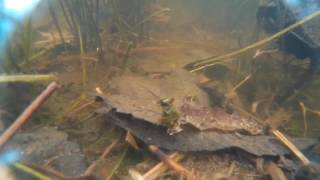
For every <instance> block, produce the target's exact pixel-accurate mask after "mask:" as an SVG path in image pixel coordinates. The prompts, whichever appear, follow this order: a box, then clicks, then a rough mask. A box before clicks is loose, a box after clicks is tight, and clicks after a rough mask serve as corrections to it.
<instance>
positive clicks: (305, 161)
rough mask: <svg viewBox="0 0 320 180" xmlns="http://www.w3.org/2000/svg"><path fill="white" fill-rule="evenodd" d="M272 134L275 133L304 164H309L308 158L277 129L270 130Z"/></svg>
mask: <svg viewBox="0 0 320 180" xmlns="http://www.w3.org/2000/svg"><path fill="white" fill-rule="evenodd" d="M271 132H272V134H273V135H275V136H276V137H277V138H278V139H279V140H280V141H281V142H282V143H284V144H285V145H286V146H287V147H288V148H289V149H290V150H291V151H292V152H293V154H295V155H296V156H297V157H298V158H299V159H300V160H301V162H302V163H303V164H304V165H309V164H310V160H309V159H308V158H307V157H306V156H305V155H304V154H303V153H302V152H301V151H300V150H299V149H298V148H297V146H295V145H294V144H293V143H292V142H291V141H289V140H288V139H287V138H286V137H285V136H284V135H283V134H282V133H281V132H280V131H279V130H271Z"/></svg>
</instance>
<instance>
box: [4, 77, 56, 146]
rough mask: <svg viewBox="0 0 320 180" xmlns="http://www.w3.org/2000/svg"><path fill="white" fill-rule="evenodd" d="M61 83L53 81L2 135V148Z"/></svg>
mask: <svg viewBox="0 0 320 180" xmlns="http://www.w3.org/2000/svg"><path fill="white" fill-rule="evenodd" d="M58 87H59V85H58V84H57V83H56V82H52V83H51V84H49V85H48V86H47V88H46V89H45V90H44V91H43V92H42V93H41V94H40V95H39V96H38V97H37V98H36V99H35V100H34V101H33V102H32V103H31V104H30V105H29V106H28V107H27V108H26V109H25V110H24V112H23V113H22V114H21V115H20V116H19V117H18V118H17V119H16V120H15V122H14V123H13V124H12V125H11V126H10V127H9V128H8V129H7V130H6V131H5V132H4V133H3V134H2V135H1V137H0V150H1V149H2V148H3V146H4V145H5V144H6V143H7V142H8V141H9V140H10V139H11V138H12V137H13V136H14V135H15V133H16V132H17V131H18V130H19V129H20V128H21V127H22V126H23V124H25V123H26V122H27V121H28V120H29V119H30V117H31V116H32V114H33V113H34V112H35V111H36V110H37V109H38V108H39V107H40V106H41V105H42V104H43V103H44V102H45V100H46V99H47V98H48V97H49V96H50V95H51V94H52V93H53V92H54V91H55V90H57V89H58Z"/></svg>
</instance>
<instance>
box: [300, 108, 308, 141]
mask: <svg viewBox="0 0 320 180" xmlns="http://www.w3.org/2000/svg"><path fill="white" fill-rule="evenodd" d="M299 105H300V108H301V111H302V118H303V126H304V131H303V136H304V137H306V135H307V131H308V124H307V109H306V107H305V106H304V103H303V102H300V103H299Z"/></svg>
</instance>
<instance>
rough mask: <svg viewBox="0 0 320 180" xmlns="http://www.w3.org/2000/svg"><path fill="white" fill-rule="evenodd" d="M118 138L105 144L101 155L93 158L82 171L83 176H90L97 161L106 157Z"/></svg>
mask: <svg viewBox="0 0 320 180" xmlns="http://www.w3.org/2000/svg"><path fill="white" fill-rule="evenodd" d="M119 140H120V138H118V139H115V140H114V141H113V142H112V143H111V144H110V145H108V146H107V148H106V149H105V150H104V151H103V153H102V154H101V156H100V157H99V158H98V159H97V160H95V161H94V162H93V163H92V164H91V165H90V166H89V167H88V168H87V170H86V172H85V173H84V175H85V176H90V175H91V174H92V172H93V170H94V168H95V167H96V166H97V163H98V162H99V161H101V160H102V159H104V158H106V157H107V155H108V154H110V152H111V151H112V149H113V148H114V147H115V146H116V145H117V144H118V142H119Z"/></svg>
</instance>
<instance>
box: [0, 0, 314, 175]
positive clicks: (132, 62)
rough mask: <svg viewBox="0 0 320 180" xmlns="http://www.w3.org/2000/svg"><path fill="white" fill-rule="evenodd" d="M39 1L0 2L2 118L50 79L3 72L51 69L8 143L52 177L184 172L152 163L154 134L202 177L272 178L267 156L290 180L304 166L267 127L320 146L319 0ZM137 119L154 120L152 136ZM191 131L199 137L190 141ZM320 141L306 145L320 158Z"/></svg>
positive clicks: (8, 118)
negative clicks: (36, 105) (33, 107)
mask: <svg viewBox="0 0 320 180" xmlns="http://www.w3.org/2000/svg"><path fill="white" fill-rule="evenodd" d="M12 2H13V0H12ZM31 2H33V3H34V4H33V6H32V7H24V6H27V5H30V4H27V3H26V4H25V5H22V4H21V8H20V9H19V8H13V7H17V5H10V3H9V4H8V2H7V3H4V4H5V5H4V6H3V7H2V6H1V8H2V9H1V11H2V13H3V14H5V16H4V17H1V18H0V28H3V29H0V32H1V33H0V36H3V37H6V38H3V39H4V41H3V42H4V43H3V47H0V48H2V49H3V50H2V51H1V52H0V53H1V54H0V56H1V64H0V71H1V73H2V74H3V77H4V78H3V79H4V80H3V81H1V84H0V91H1V96H0V115H1V116H0V117H1V121H0V122H1V127H0V128H1V131H2V132H4V131H5V130H6V129H7V128H8V127H9V126H10V124H12V123H13V122H14V120H15V119H16V118H17V117H18V116H19V114H20V113H21V112H22V111H23V110H24V109H25V108H26V107H27V105H28V104H29V103H31V102H32V100H33V99H34V98H35V97H36V96H37V95H38V94H39V93H40V92H41V91H42V89H44V88H45V87H46V85H47V84H48V82H47V81H45V80H44V81H43V80H42V81H32V82H31V83H30V82H25V81H27V80H26V79H25V78H24V77H22V78H20V79H18V80H16V81H14V82H10V83H6V81H7V79H8V76H7V75H18V74H31V75H34V78H36V77H37V75H42V74H50V75H53V76H55V77H56V80H57V82H58V83H59V85H60V88H59V89H58V90H57V91H56V92H55V93H54V94H53V95H52V96H51V97H50V98H49V99H48V100H47V101H46V103H45V104H44V105H42V106H41V107H40V109H39V110H38V111H37V112H36V113H34V114H33V116H32V118H31V119H30V120H29V121H28V123H27V124H26V125H24V126H23V127H22V132H21V134H20V133H17V134H16V139H15V138H14V139H13V140H12V141H11V142H10V144H9V145H8V147H7V148H8V149H12V148H13V149H16V150H19V151H22V152H25V153H24V154H23V155H22V156H21V159H19V162H21V163H25V164H26V165H29V166H30V167H33V168H34V169H35V170H36V171H37V172H39V173H41V174H44V175H45V176H47V177H51V178H58V179H59V178H62V179H63V178H70V177H68V176H81V177H78V178H86V177H83V175H90V176H94V177H96V178H97V179H135V178H137V177H136V176H137V175H136V174H135V175H134V174H132V172H135V173H136V172H139V173H141V174H143V173H146V174H145V176H147V177H148V178H149V179H179V178H182V179H183V175H181V172H180V174H179V172H178V173H177V172H176V171H174V170H172V169H171V170H158V171H159V172H152V173H154V174H152V175H150V174H148V173H150V172H148V171H149V170H150V169H152V168H153V167H154V166H155V165H156V164H157V163H159V160H158V159H157V158H156V157H155V156H153V155H152V154H151V153H150V152H149V151H148V145H149V143H150V142H160V143H159V144H155V145H157V146H159V147H160V148H162V147H170V148H169V149H170V150H181V149H184V150H186V151H187V152H180V153H181V154H183V160H181V161H179V162H180V163H181V165H182V166H183V167H185V168H186V169H188V171H190V172H191V173H193V174H195V175H196V176H197V177H199V179H210V178H213V177H214V178H216V179H219V178H220V179H223V178H227V179H268V178H269V175H268V174H271V176H272V173H274V172H273V171H269V170H270V169H268V168H267V169H263V168H262V167H260V166H259V163H256V162H260V160H261V159H262V158H264V160H265V162H269V161H270V162H271V161H272V162H273V163H274V164H276V165H277V167H281V168H282V170H283V172H284V173H285V175H286V176H287V178H288V179H290V178H292V177H293V176H294V174H295V172H296V171H297V169H298V168H299V166H300V165H301V163H300V162H299V161H298V160H297V158H295V157H294V156H290V157H287V156H282V155H285V154H289V151H288V150H287V149H286V147H285V146H284V145H281V143H279V142H278V141H277V140H276V139H273V137H272V136H273V135H272V133H269V130H270V128H273V129H274V130H275V129H278V130H279V131H281V132H282V133H284V134H285V135H287V136H288V137H291V138H292V141H293V142H294V143H296V145H297V146H298V147H299V148H310V145H313V146H317V144H318V141H317V140H315V139H316V138H318V137H319V134H320V132H319V129H320V103H319V99H320V93H319V91H318V89H319V84H320V83H319V80H318V79H319V75H318V72H319V68H318V66H319V64H320V53H318V50H319V47H320V41H318V39H320V34H319V33H318V32H317V31H316V30H315V29H317V28H318V25H319V23H317V22H320V20H319V19H320V17H318V16H319V15H318V14H319V12H318V10H320V3H319V2H318V1H314V0H297V1H289V0H264V1H249V0H234V1H225V0H171V1H169V0H163V1H157V0H153V1H149V0H65V1H60V0H59V1H53V0H49V1H39V2H38V1H30V3H31ZM19 7H20V6H19ZM23 10H26V12H22V11H23ZM317 13H318V14H317ZM305 18H309V19H307V20H308V21H305V20H306V19H305ZM8 22H10V23H8ZM13 22H14V23H13ZM296 23H298V24H296ZM293 24H294V25H295V26H296V27H295V28H293V27H292V26H291V25H293ZM288 28H289V29H288ZM282 30H285V31H286V32H283V33H282V32H281V31H282ZM277 32H281V33H280V34H276V33H277ZM274 34H276V35H274ZM257 42H258V43H257ZM0 45H2V43H0ZM100 98H102V99H103V101H101V99H100ZM191 104H192V105H191ZM106 107H108V108H109V109H108V108H106ZM110 107H112V108H113V110H111V114H112V116H107V115H106V109H107V110H110ZM102 110H103V111H102ZM101 112H103V113H101ZM109 113H110V112H109ZM110 117H116V118H120V120H118V122H120V125H119V123H112V118H111V120H110ZM121 118H123V119H125V121H123V122H125V123H123V122H122V121H121ZM131 118H132V121H130V119H131ZM136 121H137V122H140V121H141V122H142V124H143V127H146V128H148V127H150V129H155V131H154V132H151V131H150V129H149V131H148V130H145V131H146V134H144V130H141V129H143V128H137V127H136V126H135V124H134V122H136ZM121 123H122V124H121ZM130 123H131V125H132V126H130ZM43 129H44V130H45V131H41V130H43ZM48 129H49V130H48ZM137 129H138V130H139V131H143V132H136V130H137ZM158 130H159V131H158ZM271 130H272V129H271ZM48 132H50V133H48ZM166 132H168V134H166ZM46 133H48V134H49V135H48V134H46ZM148 133H150V134H148ZM153 133H154V134H153ZM188 133H191V134H195V135H194V137H193V138H195V139H196V138H200V137H201V138H200V140H199V142H191V140H190V141H188V140H187V139H186V137H190V134H188ZM212 133H218V135H217V134H215V135H214V136H212ZM169 134H170V135H169ZM148 135H150V137H155V139H153V140H148V137H146V136H148ZM161 135H163V137H162V136H161ZM26 136H27V137H29V138H26ZM44 136H45V137H46V138H52V139H51V140H52V142H54V143H51V142H50V141H47V142H46V141H45V138H44ZM47 136H52V137H47ZM192 136H193V135H192ZM61 137H63V138H61ZM135 137H136V138H135ZM139 137H140V138H139ZM212 137H215V138H216V139H210V138H212ZM269 138H270V139H269ZM295 138H298V139H295ZM299 138H305V139H299ZM20 139H22V140H20ZM132 139H136V142H135V141H134V140H132ZM164 139H169V140H170V143H171V141H172V144H170V143H165V142H163V140H164ZM237 139H241V140H237ZM21 141H23V142H24V143H23V144H21ZM34 141H37V142H38V143H35V142H34ZM184 141H185V142H184ZM269 141H270V142H269ZM148 142H149V143H148ZM161 142H162V143H161ZM204 142H206V144H201V145H199V147H198V148H194V147H191V146H194V145H197V143H204ZM211 142H214V143H211ZM246 142H247V144H246ZM254 142H256V144H257V147H256V146H255V145H254V144H255V143H254ZM46 143H51V144H50V145H51V146H52V148H50V149H51V150H48V148H44V147H47V145H46ZM259 143H260V144H259ZM19 144H20V145H19ZM110 144H111V146H110ZM168 144H169V145H168ZM177 144H179V145H181V146H183V147H181V148H179V147H178V148H177V147H176V146H177ZM246 145H250V147H247V148H246ZM51 146H50V147H51ZM137 146H138V148H137ZM268 146H269V148H270V149H265V150H264V151H260V152H259V151H258V150H259V148H260V149H263V148H267V147H268ZM11 147H12V148H11ZM201 147H204V148H203V149H201ZM106 148H107V149H106ZM277 148H278V150H275V149H277ZM52 149H54V151H53V150H52ZM59 149H60V150H61V149H63V152H62V153H59V152H58V151H59ZM190 149H197V151H196V152H195V151H193V150H190ZM314 149H315V150H313V151H312V153H311V154H312V155H310V156H309V154H310V151H308V152H305V151H304V152H305V153H306V154H307V155H308V156H307V157H308V158H309V159H310V160H311V161H314V162H315V163H316V162H317V160H318V154H317V153H319V150H317V148H314ZM37 150H38V151H37ZM163 150H164V151H165V152H166V153H167V154H171V153H173V152H171V151H166V149H165V148H164V149H163ZM188 150H189V151H188ZM211 150H212V151H211ZM27 151H28V152H27ZM55 151H57V153H54V152H55ZM208 151H209V152H208ZM26 152H27V153H26ZM39 154H40V155H39ZM66 154H68V155H66ZM70 154H73V156H71V155H70ZM102 154H104V155H103V157H102V156H101V155H102ZM261 155H267V156H268V157H264V156H261ZM75 156H76V157H75ZM269 156H271V157H269ZM0 157H1V156H0ZM68 158H69V160H66V159H68ZM0 163H1V158H0ZM30 163H31V164H32V165H30ZM77 164H79V166H77ZM92 164H95V165H94V167H91V166H90V165H92ZM260 165H261V164H260ZM262 165H263V164H262ZM265 165H266V166H268V167H269V165H270V163H265ZM39 167H42V168H39ZM88 167H90V168H89V170H88V169H87V170H85V169H86V168H88ZM129 170H130V171H129ZM133 170H134V171H133ZM18 171H19V170H18ZM53 171H54V172H53ZM57 171H60V172H58V173H57ZM162 171H163V172H162ZM129 172H131V173H129ZM86 173H87V174H86ZM157 173H158V174H157ZM18 174H19V173H18ZM27 174H28V173H27ZM182 174H183V173H182ZM33 175H34V174H33ZM33 175H32V173H31V175H30V178H31V179H32V176H33ZM149 176H152V178H150V177H149ZM28 178H29V176H28ZM148 178H146V179H148ZM17 179H21V178H17Z"/></svg>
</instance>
